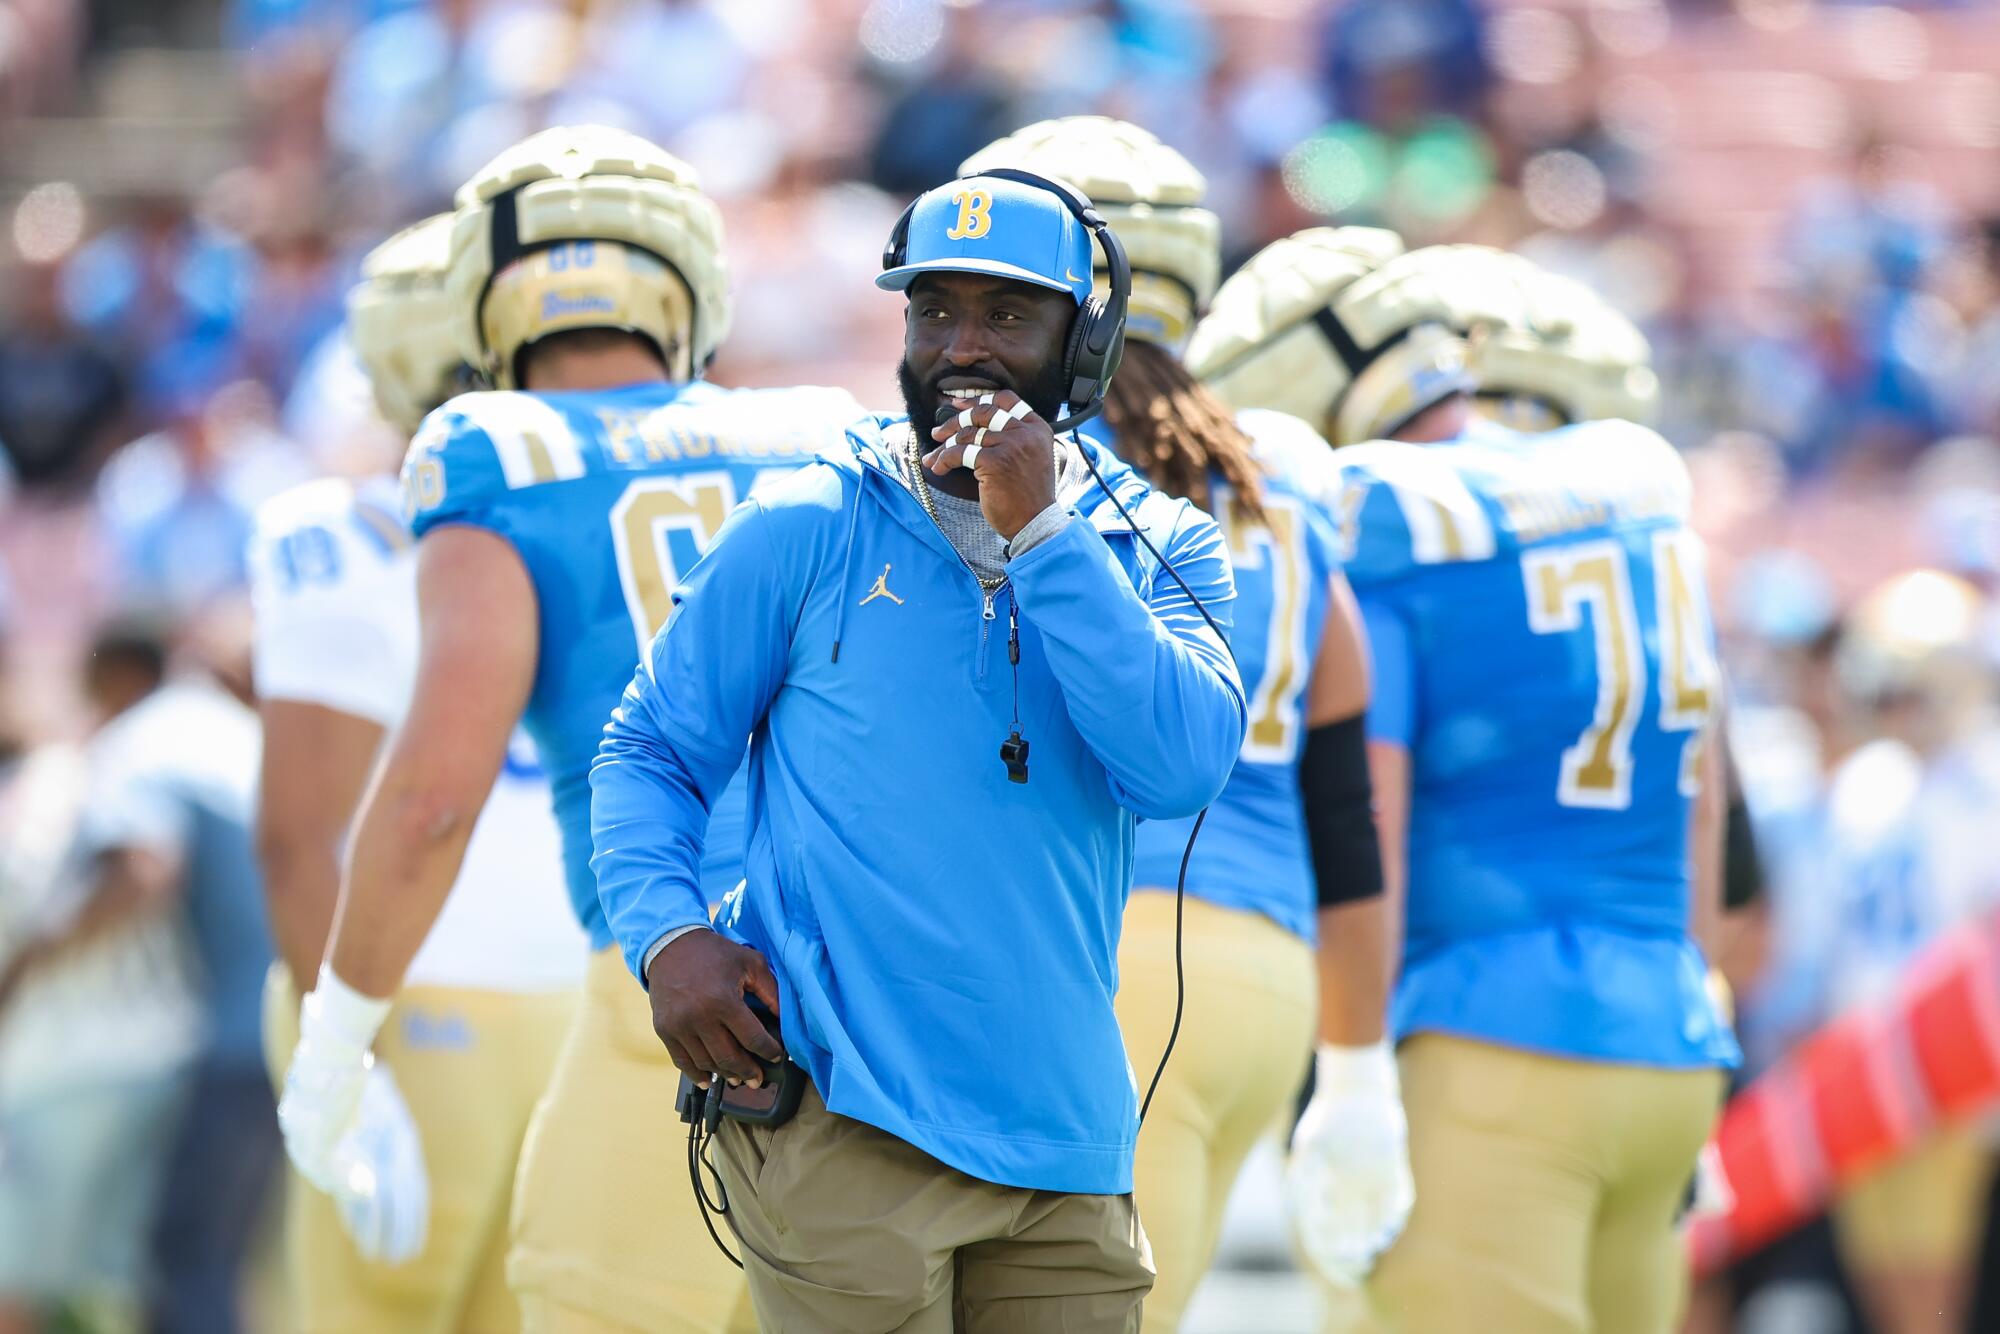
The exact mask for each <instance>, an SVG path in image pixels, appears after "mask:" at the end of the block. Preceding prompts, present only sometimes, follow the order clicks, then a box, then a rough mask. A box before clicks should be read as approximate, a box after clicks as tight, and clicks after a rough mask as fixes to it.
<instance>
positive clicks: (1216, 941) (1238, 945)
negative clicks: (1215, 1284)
mask: <svg viewBox="0 0 2000 1334" xmlns="http://www.w3.org/2000/svg"><path fill="white" fill-rule="evenodd" d="M1184 925H1185V931H1184V933H1183V934H1184V936H1185V944H1186V948H1185V949H1184V950H1183V952H1182V953H1183V958H1184V961H1185V964H1186V969H1185V972H1186V977H1187V1006H1186V1012H1185V1016H1184V1018H1183V1019H1182V1022H1181V1032H1180V1038H1179V1040H1178V1042H1176V1044H1175V1046H1174V1052H1173V1057H1172V1059H1171V1060H1169V1061H1168V1062H1167V1069H1166V1073H1165V1074H1163V1075H1162V1076H1161V1077H1160V1088H1159V1092H1157V1093H1156V1094H1154V1096H1153V1106H1152V1110H1151V1111H1149V1112H1148V1113H1147V1114H1146V1124H1145V1125H1144V1126H1142V1127H1141V1128H1140V1130H1139V1156H1138V1161H1137V1163H1136V1164H1135V1165H1134V1169H1133V1176H1134V1181H1133V1185H1134V1192H1133V1193H1134V1196H1135V1197H1136V1199H1137V1200H1138V1204H1139V1217H1140V1219H1141V1220H1142V1221H1143V1222H1144V1223H1145V1226H1146V1238H1147V1240H1148V1241H1150V1242H1151V1243H1152V1247H1153V1264H1154V1267H1155V1268H1157V1269H1158V1270H1159V1274H1160V1278H1159V1282H1158V1283H1156V1284H1154V1285H1153V1291H1152V1293H1151V1295H1149V1296H1148V1297H1147V1298H1146V1322H1145V1328H1146V1331H1147V1334H1155V1332H1156V1331H1157V1332H1158V1334H1172V1331H1174V1330H1177V1329H1179V1328H1180V1326H1181V1318H1182V1316H1183V1315H1184V1314H1185V1312H1186V1308H1187V1304H1188V1300H1189V1299H1190V1298H1191V1297H1192V1296H1193V1295H1194V1290H1195V1287H1196V1285H1197V1284H1199V1283H1200V1282H1201V1276H1202V1275H1203V1274H1204V1273H1206V1272H1207V1271H1208V1266H1209V1262H1210V1260H1212V1259H1213V1258H1214V1255H1215V1244H1216V1239H1217V1237H1218V1236H1219V1235H1220V1233H1221V1230H1222V1211H1223V1207H1224V1206H1225V1205H1227V1204H1228V1203H1229V1190H1230V1187H1231V1186H1233V1185H1234V1184H1235V1182H1236V1174H1237V1173H1238V1172H1239V1171H1241V1170H1242V1168H1243V1160H1244V1158H1245V1157H1246V1156H1248V1154H1249V1152H1250V1147H1251V1145H1253V1144H1255V1143H1256V1142H1257V1140H1258V1138H1259V1137H1260V1136H1262V1135H1264V1134H1266V1133H1268V1132H1269V1131H1270V1130H1271V1128H1272V1127H1273V1126H1274V1125H1276V1124H1277V1123H1278V1121H1279V1119H1280V1116H1281V1114H1282V1113H1283V1112H1285V1111H1286V1110H1287V1109H1289V1108H1290V1106H1291V1105H1292V1101H1293V1100H1294V1099H1295V1098H1296V1097H1297V1096H1298V1092H1299V1086H1300V1085H1301V1084H1302V1083H1303V1082H1304V1081H1305V1073H1306V1065H1307V1063H1308V1062H1309V1061H1310V1060H1311V1059H1312V1038H1313V1023H1314V1017H1315V1010H1316V1007H1317V1005H1318V982H1317V979H1316V977H1315V975H1314V971H1313V952H1312V947H1311V946H1309V945H1307V944H1306V943H1305V941H1303V940H1301V939H1300V938H1299V937H1297V936H1295V935H1293V934H1292V933H1291V932H1289V931H1287V930H1285V929H1284V928H1283V927H1281V926H1279V925H1278V924H1277V923H1276V922H1273V921H1272V920H1271V919H1270V918H1268V917H1265V916H1263V915H1262V914H1261V913H1253V912H1245V911H1242V910H1240V909H1235V908H1221V907H1217V906H1216V905H1215V904H1212V903H1207V902H1204V901H1203V900H1201V899H1196V898H1190V899H1188V900H1187V903H1186V921H1185V924H1184ZM1173 1022H1174V896H1173V895H1172V894H1171V893H1165V894H1162V893H1155V892H1149V891H1141V892H1139V893H1136V894H1134V895H1133V896H1132V900H1131V903H1130V904H1129V905H1128V906H1127V907H1126V909H1125V934H1124V938H1123V940H1122V941H1121V943H1120V944H1119V947H1118V1023H1119V1026H1120V1027H1121V1028H1122V1029H1123V1030H1124V1032H1125V1050H1126V1052H1127V1053H1128V1054H1129V1055H1130V1056H1131V1059H1132V1067H1133V1069H1134V1070H1135V1071H1137V1073H1138V1077H1139V1087H1140V1089H1141V1090H1142V1091H1143V1090H1144V1088H1145V1086H1146V1082H1147V1081H1148V1080H1150V1079H1151V1078H1152V1077H1153V1070H1154V1068H1155V1067H1156V1066H1157V1065H1158V1064H1159V1060H1160V1053H1161V1052H1162V1051H1164V1050H1165V1049H1166V1045H1167V1034H1168V1032H1169V1031H1170V1030H1171V1029H1172V1027H1173Z"/></svg>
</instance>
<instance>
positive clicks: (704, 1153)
mask: <svg viewBox="0 0 2000 1334" xmlns="http://www.w3.org/2000/svg"><path fill="white" fill-rule="evenodd" d="M708 1096H709V1097H713V1098H720V1097H721V1096H722V1091H721V1090H720V1089H716V1088H711V1089H710V1090H709V1091H708ZM705 1104H706V1099H704V1109H703V1114H702V1115H699V1116H696V1117H695V1119H694V1120H693V1121H692V1122H690V1123H689V1124H688V1180H689V1181H690V1182H691V1183H692V1184H693V1186H694V1202H695V1205H696V1207H698V1208H699V1209H700V1210H701V1225H702V1226H703V1227H705V1228H707V1229H708V1236H709V1239H710V1240H711V1241H713V1242H714V1243H715V1249H717V1250H718V1251H721V1252H722V1254H723V1258H725V1259H726V1260H728V1261H729V1263H731V1264H733V1265H735V1266H736V1267H737V1268H738V1269H741V1268H742V1267H743V1261H741V1260H739V1259H738V1258H737V1257H736V1253H735V1252H734V1251H732V1250H730V1249H729V1247H728V1246H726V1245H724V1244H723V1241H722V1234H721V1233H720V1232H717V1231H716V1230H715V1219H713V1218H710V1217H709V1214H710V1213H711V1212H713V1213H714V1214H715V1215H716V1217H719V1218H726V1217H728V1215H729V1188H728V1187H727V1186H726V1185H724V1184H723V1181H722V1173H721V1172H719V1171H717V1170H716V1167H715V1163H714V1161H713V1160H712V1159H710V1158H709V1156H708V1150H709V1147H710V1146H711V1145H713V1144H714V1143H715V1135H714V1132H713V1130H712V1129H710V1128H709V1124H708V1117H707V1115H706V1106H705ZM704 1167H705V1168H707V1169H708V1174H709V1175H710V1176H712V1177H714V1178H715V1194H716V1198H715V1199H713V1200H711V1199H710V1198H709V1193H708V1183H707V1182H705V1181H703V1180H702V1177H701V1171H702V1169H703V1168H704Z"/></svg>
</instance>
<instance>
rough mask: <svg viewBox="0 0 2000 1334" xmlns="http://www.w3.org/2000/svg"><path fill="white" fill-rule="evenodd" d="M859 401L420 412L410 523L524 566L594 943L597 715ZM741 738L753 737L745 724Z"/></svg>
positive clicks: (832, 395)
mask: <svg viewBox="0 0 2000 1334" xmlns="http://www.w3.org/2000/svg"><path fill="white" fill-rule="evenodd" d="M860 416H861V408H860V406H859V405H858V404H857V403H855V401H854V400H853V398H851V397H850V396H849V395H848V394H846V393H845V392H843V391H840V390H834V389H813V388H804V389H722V388H718V387H716V386H714V385H711V384H707V383H704V382H701V381H696V382H694V383H691V384H682V385H671V384H660V383H653V384H641V385H631V386H627V387H624V388H620V389H611V390H599V391H589V392H565V393H534V394H530V393H518V392H495V393H476V394H464V395H461V396H460V397H458V398H455V399H452V400H451V401H450V402H448V403H446V404H445V405H444V406H443V407H441V408H439V409H438V410H437V411H436V412H433V413H432V414H431V415H430V416H429V417H428V418H426V419H425V420H424V424H423V427H422V428H421V429H420V430H419V431H418V433H417V437H416V439H415V440H413V441H412V442H411V443H410V452H409V456H408V458H407V459H406V460H405V462H404V465H403V491H404V499H405V505H406V507H407V509H408V512H409V516H410V525H411V528H412V529H413V530H414V531H415V532H416V534H417V536H418V537H419V538H420V539H421V538H422V537H423V535H424V534H426V533H429V532H431V531H432V530H433V529H436V528H438V527H441V526H443V525H446V524H468V525H471V526H473V527H476V528H483V529H486V530H488V531H490V532H493V533H496V534H498V535H499V536H501V537H503V538H505V539H506V540H507V542H508V543H510V544H511V545H512V546H513V548H514V550H515V551H516V552H518V553H519V555H520V557H521V561H522V563H523V564H524V565H525V566H526V567H527V570H528V575H529V577H530V578H531V579H532V580H533V581H534V586H535V597H536V601H537V602H538V603H539V611H540V622H541V655H540V659H539V661H538V663H537V665H536V670H535V684H534V690H533V693H532V694H531V695H530V696H529V699H528V708H527V713H526V715H525V717H524V722H525V723H526V724H527V728H528V732H529V734H530V735H531V736H532V737H533V738H534V741H535V746H536V749H537V750H538V751H539V752H540V754H541V758H542V764H543V767H544V768H545V769H546V770H547V771H548V776H549V785H550V792H551V799H552V801H553V803H554V806H555V814H556V822H557V824H558V825H560V826H561V829H562V844H563V870H564V876H565V879H566V880H567V882H568V886H569V896H570V901H571V903H572V904H573V905H574V907H575V909H576V915H577V920H578V921H580V922H581V923H582V924H583V925H584V927H585V928H586V929H587V930H588V931H589V933H590V941H591V947H592V948H593V949H598V948H602V947H603V946H605V945H608V944H610V943H611V933H610V930H609V928H608V927H607V926H606V925H605V921H604V910H603V909H602V908H601V907H600V906H599V905H598V901H597V881H596V878H595V877H594V876H593V875H592V874H591V870H590V765H591V761H592V760H593V759H595V758H596V756H597V745H598V742H599V740H600V739H601V738H602V736H603V732H604V724H605V723H606V722H607V721H608V720H609V719H610V717H611V711H612V710H613V709H614V708H616V707H617V705H618V699H619V696H620V694H621V693H623V691H624V689H625V687H626V685H627V684H628V683H629V682H630V681H631V679H632V673H633V670H634V669H635V668H636V667H637V665H638V662H639V658H640V655H641V654H642V653H643V652H644V650H645V648H646V646H647V645H648V644H649V643H651V642H652V638H653V632H654V631H655V630H656V629H658V628H659V626H660V624H661V623H662V622H664V621H665V620H666V618H667V613H668V611H669V610H670V609H671V605H672V595H673V590H674V587H675V585H676V583H677V582H678V581H679V576H680V575H681V574H683V573H685V572H686V571H687V570H688V569H690V568H692V567H693V565H694V563H695V561H696V559H697V558H698V557H699V556H700V555H701V552H702V550H703V549H704V548H705V547H706V546H707V545H708V542H709V540H710V539H711V538H713V537H714V536H715V534H716V531H717V530H718V529H720V528H721V527H722V524H723V520H725V519H727V518H728V517H729V513H730V511H731V510H733V509H735V508H736V505H737V502H739V501H740V500H742V499H743V498H744V497H746V496H748V495H749V494H750V493H751V492H752V491H753V490H755V489H756V488H757V487H758V486H759V485H761V484H762V483H763V482H764V481H766V480H767V479H775V478H777V477H780V476H783V475H784V474H785V473H788V472H790V471H791V470H792V469H794V468H796V467H798V466H800V465H801V464H804V463H808V462H810V461H811V460H812V458H813V456H814V455H815V454H816V453H818V451H819V450H820V449H822V448H825V447H827V446H830V445H835V444H838V443H839V442H840V441H841V440H842V439H843V438H844V435H845V431H846V428H847V427H848V426H849V425H850V424H851V423H852V422H853V421H855V420H856V419H857V418H858V417H860ZM744 742H745V745H746V746H747V745H748V742H749V738H748V737H745V738H744ZM743 826H744V822H743V795H742V792H741V778H740V775H739V777H738V779H737V780H736V781H734V782H732V783H731V784H730V786H729V788H728V790H727V791H725V792H724V793H722V794H721V795H720V796H719V797H718V798H717V800H716V803H715V808H714V811H713V814H712V816H711V823H710V828H709V838H708V849H709V852H708V857H707V860H706V861H705V862H704V864H703V868H702V873H703V889H704V890H705V891H706V892H707V894H708V896H709V900H710V901H711V902H714V901H716V900H718V899H720V898H721V897H722V895H723V894H724V893H726V892H727V891H728V890H729V889H731V888H733V887H734V886H735V884H736V882H737V880H739V879H740V878H741V874H742V873H741V863H742V855H743V834H744V827H743Z"/></svg>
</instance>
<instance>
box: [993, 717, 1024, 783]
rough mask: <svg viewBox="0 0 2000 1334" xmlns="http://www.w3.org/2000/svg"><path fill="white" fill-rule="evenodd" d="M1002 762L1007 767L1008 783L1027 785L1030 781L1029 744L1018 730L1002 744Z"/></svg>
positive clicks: (1009, 734) (1008, 735) (1011, 733)
mask: <svg viewBox="0 0 2000 1334" xmlns="http://www.w3.org/2000/svg"><path fill="white" fill-rule="evenodd" d="M1000 762H1001V763H1002V764H1004V765H1006V766H1007V781H1008V782H1010V783H1025V782H1027V781H1028V742H1027V739H1026V738H1025V737H1023V736H1022V735H1021V733H1020V731H1019V730H1018V729H1016V730H1015V731H1013V732H1010V733H1008V734H1007V739H1006V740H1005V741H1002V742H1001V743H1000Z"/></svg>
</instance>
